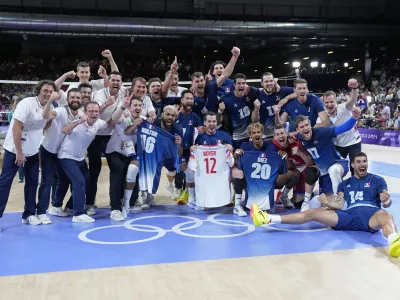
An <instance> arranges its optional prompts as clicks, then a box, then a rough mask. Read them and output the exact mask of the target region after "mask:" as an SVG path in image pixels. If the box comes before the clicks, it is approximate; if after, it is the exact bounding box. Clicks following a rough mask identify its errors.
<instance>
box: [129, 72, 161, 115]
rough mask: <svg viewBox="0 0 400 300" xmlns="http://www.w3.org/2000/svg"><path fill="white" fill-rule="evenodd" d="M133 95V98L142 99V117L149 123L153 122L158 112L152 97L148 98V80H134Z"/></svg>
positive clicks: (137, 78) (138, 78)
mask: <svg viewBox="0 0 400 300" xmlns="http://www.w3.org/2000/svg"><path fill="white" fill-rule="evenodd" d="M132 93H133V96H135V97H138V98H140V99H142V101H143V106H142V116H144V117H146V118H147V121H149V122H153V121H154V120H155V119H156V118H157V115H156V110H155V109H154V106H153V103H152V101H151V98H150V97H146V95H147V91H146V80H145V79H144V78H143V77H135V78H133V80H132Z"/></svg>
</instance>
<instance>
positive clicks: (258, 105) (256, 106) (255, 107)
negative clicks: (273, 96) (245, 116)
mask: <svg viewBox="0 0 400 300" xmlns="http://www.w3.org/2000/svg"><path fill="white" fill-rule="evenodd" d="M260 107H261V102H260V100H258V99H256V100H255V101H254V109H256V110H260Z"/></svg>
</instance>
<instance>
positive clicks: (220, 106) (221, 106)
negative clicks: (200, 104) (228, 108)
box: [218, 102, 225, 113]
mask: <svg viewBox="0 0 400 300" xmlns="http://www.w3.org/2000/svg"><path fill="white" fill-rule="evenodd" d="M218 110H220V111H221V113H223V112H224V111H225V103H224V102H221V103H220V104H219V105H218Z"/></svg>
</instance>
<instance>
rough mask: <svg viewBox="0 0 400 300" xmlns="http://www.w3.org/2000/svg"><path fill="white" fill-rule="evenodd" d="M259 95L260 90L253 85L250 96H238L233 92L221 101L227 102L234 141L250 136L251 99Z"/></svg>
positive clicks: (226, 109) (226, 108) (226, 107)
mask: <svg viewBox="0 0 400 300" xmlns="http://www.w3.org/2000/svg"><path fill="white" fill-rule="evenodd" d="M257 95H258V90H257V89H256V88H254V87H251V88H250V93H249V95H248V96H244V97H240V98H238V97H236V96H235V94H234V93H232V94H229V95H226V96H225V97H224V98H222V101H221V102H223V103H224V104H225V111H226V112H227V114H228V116H229V120H230V122H231V127H232V129H233V134H232V136H233V140H234V141H238V140H243V139H246V138H248V137H249V134H248V132H247V126H248V125H249V124H250V122H251V111H252V108H253V102H252V101H251V100H253V99H255V98H256V97H257ZM250 99H251V100H250Z"/></svg>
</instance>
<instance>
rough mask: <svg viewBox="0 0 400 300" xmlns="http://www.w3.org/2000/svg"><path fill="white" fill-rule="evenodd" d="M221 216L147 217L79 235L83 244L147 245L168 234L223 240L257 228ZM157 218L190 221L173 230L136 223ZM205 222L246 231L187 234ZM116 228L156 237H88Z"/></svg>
mask: <svg viewBox="0 0 400 300" xmlns="http://www.w3.org/2000/svg"><path fill="white" fill-rule="evenodd" d="M219 215H220V214H214V215H210V216H208V217H207V219H205V220H202V219H198V218H195V217H189V216H179V215H159V216H145V217H139V218H134V219H132V220H129V221H126V222H125V223H123V224H121V225H108V226H101V227H96V228H92V229H88V230H85V231H83V232H81V233H80V234H79V235H78V238H79V239H80V240H81V241H83V242H87V243H92V244H100V245H127V244H139V243H145V242H150V241H153V240H157V239H160V238H162V237H163V236H164V235H166V234H167V233H168V232H173V233H176V234H179V235H182V236H187V237H193V238H208V239H222V238H232V237H238V236H242V235H246V234H249V233H252V232H253V231H254V230H255V226H254V225H253V224H249V223H246V222H242V221H236V220H225V219H216V217H217V216H219ZM155 218H183V219H188V220H189V221H185V222H182V223H179V224H176V225H174V226H173V227H172V229H164V228H161V227H158V226H154V225H143V224H137V223H136V222H137V221H140V220H145V219H155ZM205 222H209V223H212V224H215V225H220V226H228V227H243V228H244V229H245V230H244V231H242V232H239V233H234V234H226V235H199V234H194V233H188V232H186V231H188V230H191V229H195V228H198V227H200V226H201V225H203V224H204V223H205ZM116 227H123V228H125V229H128V230H133V231H139V232H149V233H154V235H153V236H151V237H149V238H145V239H140V240H133V241H121V242H112V241H109V242H108V241H98V240H94V239H91V238H89V237H88V234H90V233H92V232H94V231H99V230H105V229H108V228H116Z"/></svg>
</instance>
